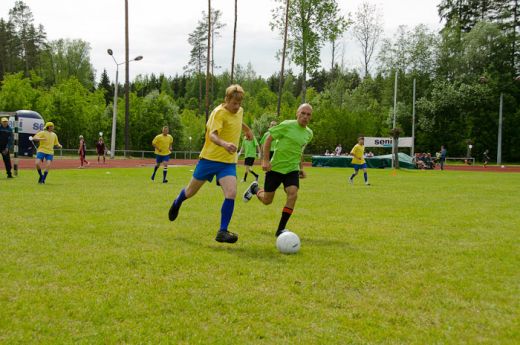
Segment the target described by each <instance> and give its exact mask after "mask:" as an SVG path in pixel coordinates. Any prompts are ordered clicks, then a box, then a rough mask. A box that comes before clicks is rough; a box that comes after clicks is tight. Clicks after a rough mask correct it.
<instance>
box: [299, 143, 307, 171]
mask: <svg viewBox="0 0 520 345" xmlns="http://www.w3.org/2000/svg"><path fill="white" fill-rule="evenodd" d="M304 151H305V147H304V148H303V149H302V158H301V159H300V171H299V172H298V175H300V178H306V177H307V174H306V173H305V171H303V162H304V158H303V152H304Z"/></svg>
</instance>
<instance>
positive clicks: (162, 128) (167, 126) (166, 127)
mask: <svg viewBox="0 0 520 345" xmlns="http://www.w3.org/2000/svg"><path fill="white" fill-rule="evenodd" d="M165 128H168V129H170V127H168V126H163V128H162V129H163V130H164V129H165Z"/></svg>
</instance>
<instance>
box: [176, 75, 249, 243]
mask: <svg viewBox="0 0 520 345" xmlns="http://www.w3.org/2000/svg"><path fill="white" fill-rule="evenodd" d="M243 98H244V90H243V89H242V87H240V85H231V86H229V87H228V88H227V89H226V97H225V103H223V104H221V105H219V106H218V107H216V108H215V109H214V110H213V112H212V113H211V115H210V117H209V119H208V122H207V123H206V137H205V142H204V147H203V148H202V151H201V153H200V156H199V158H200V159H199V162H198V163H197V166H196V167H195V171H194V172H193V177H192V179H191V181H190V183H189V184H188V186H187V187H185V188H184V189H182V190H181V192H180V193H179V195H178V196H177V198H176V199H175V201H174V202H173V204H172V206H171V207H170V210H169V212H168V218H169V219H170V221H174V220H175V219H176V218H177V216H178V214H179V209H180V208H181V205H182V203H183V202H184V201H185V200H186V199H188V198H191V197H192V196H194V195H195V194H197V192H198V191H199V189H200V188H201V187H202V185H204V183H206V181H209V182H211V181H212V180H213V177H215V176H216V178H217V184H219V185H220V186H221V187H222V191H223V193H224V202H223V203H222V207H221V209H220V229H219V230H218V232H217V237H216V238H215V240H216V241H217V242H227V243H235V242H236V241H237V240H238V235H237V234H234V233H232V232H230V231H228V226H229V223H230V221H231V217H232V216H233V210H234V208H235V197H236V191H237V177H236V176H237V170H236V165H237V147H238V143H239V141H240V133H241V131H242V130H243V131H244V132H245V134H246V136H247V138H249V139H253V132H251V129H250V128H249V127H248V126H247V125H245V124H244V123H242V118H243V116H244V110H243V109H242V107H241V106H240V105H241V104H242V99H243Z"/></svg>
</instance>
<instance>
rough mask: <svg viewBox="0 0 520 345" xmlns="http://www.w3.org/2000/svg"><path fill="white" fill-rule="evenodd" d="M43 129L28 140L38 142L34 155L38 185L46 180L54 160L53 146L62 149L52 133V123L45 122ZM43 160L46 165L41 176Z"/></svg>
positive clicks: (56, 137)
mask: <svg viewBox="0 0 520 345" xmlns="http://www.w3.org/2000/svg"><path fill="white" fill-rule="evenodd" d="M43 129H44V130H43V131H40V132H38V133H36V134H35V135H34V137H29V140H32V141H39V142H40V144H39V145H38V150H37V153H36V170H37V171H38V175H39V179H38V183H40V184H44V183H45V180H46V179H47V174H48V173H49V169H50V167H51V163H52V160H53V158H54V146H57V147H59V148H61V147H62V146H61V145H60V142H59V141H58V136H57V135H56V133H54V123H52V122H47V123H46V124H45V127H43ZM44 160H45V162H46V163H45V164H46V165H45V172H44V173H43V174H42V168H41V164H42V163H43V161H44Z"/></svg>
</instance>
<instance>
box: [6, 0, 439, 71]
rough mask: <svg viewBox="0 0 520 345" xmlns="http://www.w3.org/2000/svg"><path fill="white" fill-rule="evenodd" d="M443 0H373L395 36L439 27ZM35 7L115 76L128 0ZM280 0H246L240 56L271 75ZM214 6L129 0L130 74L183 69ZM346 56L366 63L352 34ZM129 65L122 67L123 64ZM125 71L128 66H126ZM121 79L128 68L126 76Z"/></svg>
mask: <svg viewBox="0 0 520 345" xmlns="http://www.w3.org/2000/svg"><path fill="white" fill-rule="evenodd" d="M362 1H363V0H338V3H339V4H340V7H341V10H342V11H343V13H344V14H345V15H346V14H347V13H352V14H353V13H354V12H355V11H356V9H357V8H358V6H359V5H360V4H361V3H362ZM439 1H440V0H379V1H378V0H373V1H370V2H371V3H374V4H376V5H377V6H378V7H379V9H380V10H381V12H382V14H383V23H384V29H385V33H384V35H385V36H390V37H391V36H392V35H393V33H394V32H395V30H396V29H397V27H398V26H399V25H407V26H410V27H413V26H415V25H417V24H426V25H428V26H429V27H431V28H432V29H439V28H440V24H439V17H438V14H437V4H438V3H439ZM14 3H15V0H2V1H0V17H2V18H4V19H8V17H9V9H11V8H12V7H13V6H14ZM25 3H26V4H27V5H28V6H29V7H30V9H31V10H32V12H33V15H34V19H35V24H36V25H38V24H43V26H44V27H45V30H46V32H47V38H48V39H49V40H55V39H59V38H70V39H75V38H80V39H83V40H85V41H87V42H89V43H90V45H91V48H92V51H91V62H92V64H93V65H94V68H95V69H96V72H97V73H96V74H97V79H99V75H100V74H101V72H102V71H103V69H107V72H108V74H109V77H110V78H111V79H113V78H114V77H115V64H114V62H113V60H112V58H111V57H110V56H109V55H108V54H107V53H106V50H107V49H108V48H111V49H112V50H113V51H114V56H115V57H116V59H117V60H118V62H122V61H123V60H124V25H125V23H124V1H123V0H87V1H85V0H81V1H80V0H25ZM212 6H213V8H214V9H219V10H221V11H222V12H223V18H222V21H223V22H224V23H226V27H225V28H224V29H223V30H222V37H220V38H219V39H218V40H217V41H216V45H215V63H216V65H218V66H222V68H221V69H220V70H217V71H216V73H219V72H220V71H222V70H225V69H227V70H229V69H230V64H231V48H232V40H233V20H234V19H233V18H234V1H232V0H213V1H212ZM274 7H275V2H274V0H239V1H238V12H239V14H238V27H237V48H236V49H237V51H236V62H237V63H239V64H241V65H244V66H245V65H247V63H248V62H251V63H252V65H253V67H254V70H255V71H256V72H257V73H258V74H260V75H262V76H269V75H271V74H273V73H275V72H276V71H277V70H278V69H279V68H280V62H279V61H277V60H276V58H275V54H276V51H277V50H278V49H280V48H281V46H282V41H281V39H280V38H279V37H278V36H277V34H275V33H273V32H271V30H270V28H269V21H270V19H271V10H272V8H274ZM206 9H207V1H206V0H191V1H176V0H147V1H145V0H129V22H130V58H133V57H135V56H137V55H143V56H144V59H143V60H141V61H138V62H132V63H131V65H130V74H131V76H130V77H131V78H132V79H133V78H134V76H136V75H137V74H150V73H156V74H160V73H164V74H165V75H175V74H176V73H179V74H182V71H183V66H185V65H186V64H187V62H188V60H189V53H190V46H189V44H188V42H187V39H188V34H189V33H190V32H192V31H193V30H194V29H195V27H196V25H197V21H198V20H199V19H201V16H202V15H201V12H202V11H203V10H206ZM344 41H345V55H344V61H345V63H346V64H347V66H348V67H349V68H359V67H360V66H361V53H360V51H359V49H358V45H357V43H356V42H355V41H354V39H353V38H352V35H351V33H349V32H347V33H346V35H345V37H344ZM330 54H331V53H330V47H329V46H328V45H326V46H324V48H323V51H322V64H323V65H324V66H329V64H330ZM121 67H123V66H121ZM120 73H121V72H120ZM120 78H122V77H121V74H120Z"/></svg>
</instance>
